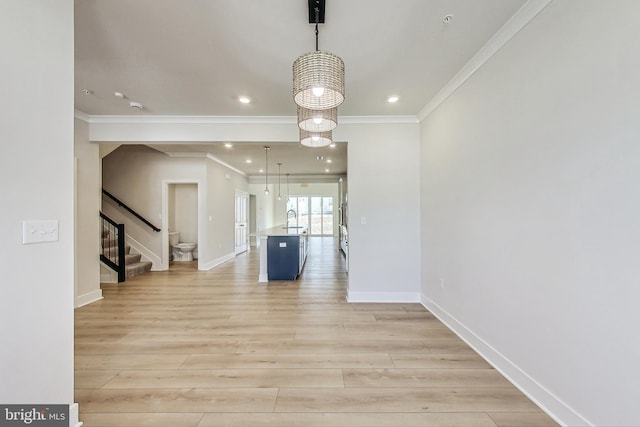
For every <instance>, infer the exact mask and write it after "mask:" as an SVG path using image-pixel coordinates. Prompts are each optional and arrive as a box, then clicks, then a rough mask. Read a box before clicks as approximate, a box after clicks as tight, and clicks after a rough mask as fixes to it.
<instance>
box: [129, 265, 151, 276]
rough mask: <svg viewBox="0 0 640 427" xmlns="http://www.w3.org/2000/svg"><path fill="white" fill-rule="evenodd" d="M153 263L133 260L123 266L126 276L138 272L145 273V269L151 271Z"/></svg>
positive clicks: (135, 274)
mask: <svg viewBox="0 0 640 427" xmlns="http://www.w3.org/2000/svg"><path fill="white" fill-rule="evenodd" d="M152 265H153V264H152V263H151V262H150V261H140V262H134V263H132V264H129V265H127V266H125V270H126V272H127V277H134V276H137V275H138V274H142V273H146V272H147V271H151V266H152Z"/></svg>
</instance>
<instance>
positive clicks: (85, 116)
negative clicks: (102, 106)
mask: <svg viewBox="0 0 640 427" xmlns="http://www.w3.org/2000/svg"><path fill="white" fill-rule="evenodd" d="M73 116H74V117H75V118H76V119H78V120H82V121H83V122H85V123H91V116H89V115H88V114H87V113H84V112H82V111H80V110H73Z"/></svg>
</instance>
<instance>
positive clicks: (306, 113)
mask: <svg viewBox="0 0 640 427" xmlns="http://www.w3.org/2000/svg"><path fill="white" fill-rule="evenodd" d="M298 126H299V127H300V129H302V130H306V131H308V132H328V131H332V130H334V129H335V128H336V126H338V109H337V108H329V109H328V110H308V109H306V108H302V107H300V106H298Z"/></svg>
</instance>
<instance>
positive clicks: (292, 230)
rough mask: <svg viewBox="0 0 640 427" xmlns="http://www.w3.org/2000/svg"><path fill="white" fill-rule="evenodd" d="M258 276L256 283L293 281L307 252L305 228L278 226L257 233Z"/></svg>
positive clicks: (300, 269)
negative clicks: (258, 253)
mask: <svg viewBox="0 0 640 427" xmlns="http://www.w3.org/2000/svg"><path fill="white" fill-rule="evenodd" d="M258 245H259V250H260V275H259V276H258V282H268V281H270V280H295V279H296V278H297V277H298V275H299V274H300V272H301V271H302V267H303V266H304V262H305V260H306V259H307V252H308V251H309V236H308V234H307V227H287V226H285V225H279V226H277V227H273V228H269V229H266V230H262V231H260V232H258Z"/></svg>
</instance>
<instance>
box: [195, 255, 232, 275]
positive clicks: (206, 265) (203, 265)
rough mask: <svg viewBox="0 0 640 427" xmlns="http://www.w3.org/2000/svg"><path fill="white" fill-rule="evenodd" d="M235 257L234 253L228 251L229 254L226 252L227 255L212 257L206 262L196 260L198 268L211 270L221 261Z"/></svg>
mask: <svg viewBox="0 0 640 427" xmlns="http://www.w3.org/2000/svg"><path fill="white" fill-rule="evenodd" d="M235 257H236V254H235V253H230V254H227V255H225V256H222V257H220V258H216V259H214V260H212V261H209V262H206V263H201V262H198V270H201V271H205V270H211V269H212V268H213V267H216V266H218V265H220V264H222V263H225V262H227V261H230V260H232V259H234V258H235Z"/></svg>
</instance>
